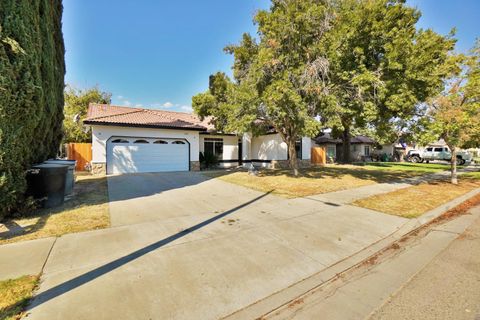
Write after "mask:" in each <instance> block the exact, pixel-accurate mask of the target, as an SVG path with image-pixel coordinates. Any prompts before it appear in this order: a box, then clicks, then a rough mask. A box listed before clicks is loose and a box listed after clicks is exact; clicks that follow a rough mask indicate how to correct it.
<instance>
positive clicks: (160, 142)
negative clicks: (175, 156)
mask: <svg viewBox="0 0 480 320" xmlns="http://www.w3.org/2000/svg"><path fill="white" fill-rule="evenodd" d="M153 143H155V144H168V142H167V141H165V140H156V141H154V142H153Z"/></svg>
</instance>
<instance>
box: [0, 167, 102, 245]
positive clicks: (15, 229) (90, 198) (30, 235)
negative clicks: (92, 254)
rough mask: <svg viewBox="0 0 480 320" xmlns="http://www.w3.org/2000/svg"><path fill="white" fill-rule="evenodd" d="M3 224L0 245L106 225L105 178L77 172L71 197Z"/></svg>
mask: <svg viewBox="0 0 480 320" xmlns="http://www.w3.org/2000/svg"><path fill="white" fill-rule="evenodd" d="M2 223H3V224H4V225H3V226H2V225H0V244H5V243H10V242H17V241H24V240H32V239H37V238H44V237H51V236H54V237H58V236H61V235H63V234H67V233H74V232H81V231H87V230H94V229H101V228H105V227H108V226H109V224H110V215H109V212H108V189H107V180H106V177H95V176H92V175H86V174H83V175H77V177H76V185H75V190H74V196H73V197H72V199H71V200H68V201H66V202H65V203H64V204H63V205H62V206H60V207H57V208H52V209H41V210H36V211H34V212H32V214H31V215H29V216H28V217H25V218H19V219H10V220H6V221H3V222H2Z"/></svg>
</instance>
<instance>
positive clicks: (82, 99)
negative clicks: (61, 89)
mask: <svg viewBox="0 0 480 320" xmlns="http://www.w3.org/2000/svg"><path fill="white" fill-rule="evenodd" d="M111 98H112V94H111V93H108V92H104V91H101V90H100V89H99V88H98V87H93V88H90V89H86V90H80V89H75V88H72V87H70V86H68V87H67V88H66V89H65V109H64V114H65V119H64V120H63V130H64V133H65V136H64V141H65V142H90V141H91V134H90V133H89V132H87V131H85V128H84V126H83V120H84V119H85V117H86V116H87V111H88V105H89V104H90V103H106V104H110V103H111Z"/></svg>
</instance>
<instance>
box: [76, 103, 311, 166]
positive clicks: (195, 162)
mask: <svg viewBox="0 0 480 320" xmlns="http://www.w3.org/2000/svg"><path fill="white" fill-rule="evenodd" d="M83 123H84V124H85V125H88V126H90V127H91V130H92V171H93V172H94V173H107V174H117V173H135V172H161V171H188V170H192V171H195V170H199V169H200V162H199V154H200V152H210V153H213V154H215V155H216V156H217V157H218V159H219V161H220V165H221V166H222V167H229V166H237V165H242V164H248V163H253V164H255V165H258V166H263V167H270V168H272V167H284V166H286V165H287V163H288V152H287V145H286V143H285V142H283V141H282V139H281V137H280V135H279V134H278V133H270V134H266V135H262V136H255V137H254V136H252V135H251V134H248V133H247V134H243V135H241V136H237V135H234V134H222V133H218V132H216V131H215V128H214V126H213V125H212V124H211V123H210V121H209V119H205V120H204V121H201V120H200V119H199V118H198V117H197V116H195V115H193V114H189V113H182V112H172V111H165V110H155V109H143V108H129V107H119V106H112V105H105V104H90V106H89V109H88V113H87V118H86V119H85V120H84V121H83ZM296 147H297V151H298V157H299V159H300V160H301V161H300V162H301V164H306V163H309V162H310V148H311V139H310V138H306V137H305V138H302V139H301V140H299V141H298V143H297V146H296Z"/></svg>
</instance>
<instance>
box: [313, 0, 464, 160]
mask: <svg viewBox="0 0 480 320" xmlns="http://www.w3.org/2000/svg"><path fill="white" fill-rule="evenodd" d="M338 6H339V7H338V9H337V10H336V13H337V14H336V20H335V27H334V28H332V30H331V32H330V33H329V34H328V40H326V43H327V44H326V46H325V49H326V50H327V51H326V53H325V56H326V58H327V60H328V61H329V70H328V84H329V85H328V88H329V95H330V100H329V101H331V102H332V103H331V104H330V105H329V106H323V108H322V109H321V110H319V113H320V114H321V115H323V120H324V121H325V123H326V124H327V126H329V127H332V129H333V132H334V134H335V135H337V136H342V138H343V141H344V149H343V155H344V159H343V160H344V161H345V162H349V161H350V160H351V159H349V155H350V152H348V150H349V149H350V146H349V136H350V132H351V130H352V129H362V128H370V129H373V130H374V131H376V133H377V135H379V136H383V135H395V134H394V132H393V131H395V130H398V126H399V125H402V124H403V123H404V122H405V121H408V120H409V119H412V117H414V116H415V115H416V112H417V108H416V107H417V105H418V104H419V103H421V102H424V101H426V100H427V99H428V98H429V97H431V96H433V95H435V94H437V93H438V92H440V91H441V90H442V88H443V82H442V80H443V78H444V77H445V75H446V72H445V69H444V68H443V64H444V62H445V61H446V59H447V57H448V53H449V52H450V51H451V50H452V49H453V47H454V44H455V41H454V40H453V39H452V37H451V36H447V37H444V36H441V35H439V34H437V33H435V32H433V31H432V30H422V29H420V30H419V29H417V28H416V23H417V21H418V19H419V18H420V12H419V11H418V10H416V9H414V8H411V7H409V6H407V5H406V4H405V2H404V1H402V0H398V1H395V0H394V1H391V0H375V1H356V0H351V1H350V0H345V1H338Z"/></svg>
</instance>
